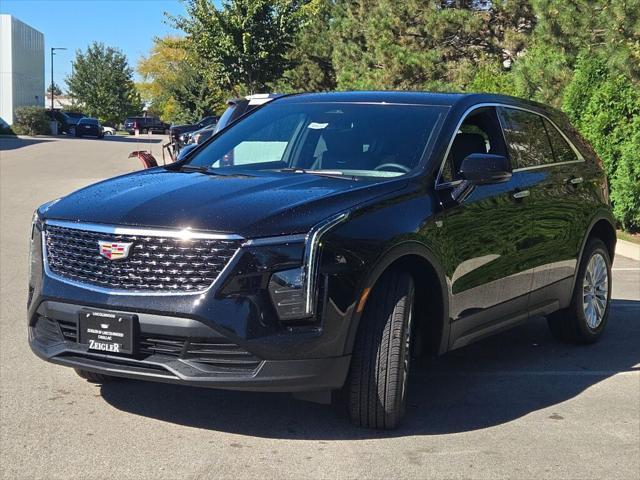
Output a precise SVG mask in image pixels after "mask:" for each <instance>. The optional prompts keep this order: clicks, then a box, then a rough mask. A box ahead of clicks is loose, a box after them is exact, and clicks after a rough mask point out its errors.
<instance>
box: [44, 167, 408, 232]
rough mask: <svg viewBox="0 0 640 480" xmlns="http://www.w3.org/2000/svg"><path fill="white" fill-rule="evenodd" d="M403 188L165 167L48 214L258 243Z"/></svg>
mask: <svg viewBox="0 0 640 480" xmlns="http://www.w3.org/2000/svg"><path fill="white" fill-rule="evenodd" d="M405 184H406V180H404V179H392V180H389V179H384V180H382V179H363V180H358V181H352V180H348V179H340V178H331V177H322V176H318V175H311V174H298V173H279V172H273V173H271V172H269V173H265V172H258V173H256V174H255V176H222V175H210V174H205V173H200V172H179V171H171V170H167V169H165V168H163V167H159V168H155V169H151V170H144V171H142V172H136V173H133V174H129V175H124V176H121V177H116V178H113V179H110V180H105V181H103V182H100V183H97V184H94V185H91V186H89V187H86V188H83V189H81V190H78V191H76V192H74V193H72V194H70V195H67V196H66V197H64V198H62V199H61V200H60V201H58V202H56V203H55V204H54V205H52V206H51V208H50V209H49V210H48V211H47V213H46V217H47V218H51V219H57V220H70V221H78V222H89V223H102V224H109V225H129V226H141V227H154V228H179V229H182V228H191V229H194V230H207V231H215V232H220V233H235V234H238V235H241V236H243V237H245V238H258V237H267V236H275V235H283V234H292V233H303V232H307V231H309V229H310V228H311V227H312V226H313V225H315V224H316V223H318V222H320V221H322V220H323V219H325V218H327V217H329V216H331V215H333V214H335V213H338V212H341V211H344V210H348V209H350V208H352V207H354V206H355V205H358V204H360V203H363V202H366V201H367V200H370V199H372V198H374V197H377V196H380V195H384V194H387V193H390V192H392V191H394V190H397V189H399V188H401V187H402V186H403V185H405Z"/></svg>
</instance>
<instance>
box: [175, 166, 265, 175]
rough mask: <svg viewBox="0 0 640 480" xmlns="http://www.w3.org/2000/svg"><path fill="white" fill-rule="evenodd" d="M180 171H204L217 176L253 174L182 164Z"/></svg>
mask: <svg viewBox="0 0 640 480" xmlns="http://www.w3.org/2000/svg"><path fill="white" fill-rule="evenodd" d="M180 171H181V172H198V173H204V174H206V175H217V176H219V177H252V176H253V175H249V174H248V173H240V172H226V173H221V172H216V169H215V168H211V167H207V166H204V165H201V166H196V165H183V166H182V167H180Z"/></svg>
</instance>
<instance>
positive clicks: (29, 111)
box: [12, 107, 51, 135]
mask: <svg viewBox="0 0 640 480" xmlns="http://www.w3.org/2000/svg"><path fill="white" fill-rule="evenodd" d="M12 128H13V131H14V132H16V133H17V134H18V135H47V134H49V133H51V128H50V127H49V117H47V114H46V113H45V111H44V108H42V107H19V108H16V112H15V119H14V123H13V125H12Z"/></svg>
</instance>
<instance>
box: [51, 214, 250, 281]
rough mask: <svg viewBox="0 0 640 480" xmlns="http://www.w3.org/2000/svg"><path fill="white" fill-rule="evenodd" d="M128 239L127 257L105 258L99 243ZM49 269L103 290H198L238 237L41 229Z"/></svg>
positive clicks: (212, 277) (226, 257) (222, 264)
mask: <svg viewBox="0 0 640 480" xmlns="http://www.w3.org/2000/svg"><path fill="white" fill-rule="evenodd" d="M99 241H107V242H127V243H129V242H132V246H131V248H130V251H129V256H128V257H127V258H125V259H120V260H109V259H107V258H104V257H102V256H101V255H100V253H99V247H98V242H99ZM45 244H46V251H47V259H48V264H49V269H50V270H51V271H52V272H53V273H55V274H57V275H60V276H61V277H65V278H68V279H71V280H75V281H78V282H82V283H87V284H91V285H96V286H99V287H103V288H110V289H115V290H131V291H141V292H149V291H157V292H163V291H167V292H198V291H202V290H205V289H207V288H208V287H209V286H210V285H211V284H212V283H213V282H214V281H215V279H216V278H217V277H218V275H219V274H220V272H221V271H222V269H223V268H224V267H225V266H226V264H227V263H228V262H229V260H230V259H231V257H232V256H233V254H234V253H235V252H236V250H237V249H238V248H239V246H240V242H239V241H238V240H218V239H194V240H181V239H178V238H171V237H158V236H136V235H122V234H111V233H101V232H92V231H88V230H77V229H73V228H65V227H59V226H54V225H46V227H45Z"/></svg>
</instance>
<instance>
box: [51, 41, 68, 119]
mask: <svg viewBox="0 0 640 480" xmlns="http://www.w3.org/2000/svg"><path fill="white" fill-rule="evenodd" d="M55 50H66V48H64V47H51V85H50V86H49V88H50V89H51V112H52V114H53V95H54V94H53V56H54V55H55V53H53V52H54V51H55Z"/></svg>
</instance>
